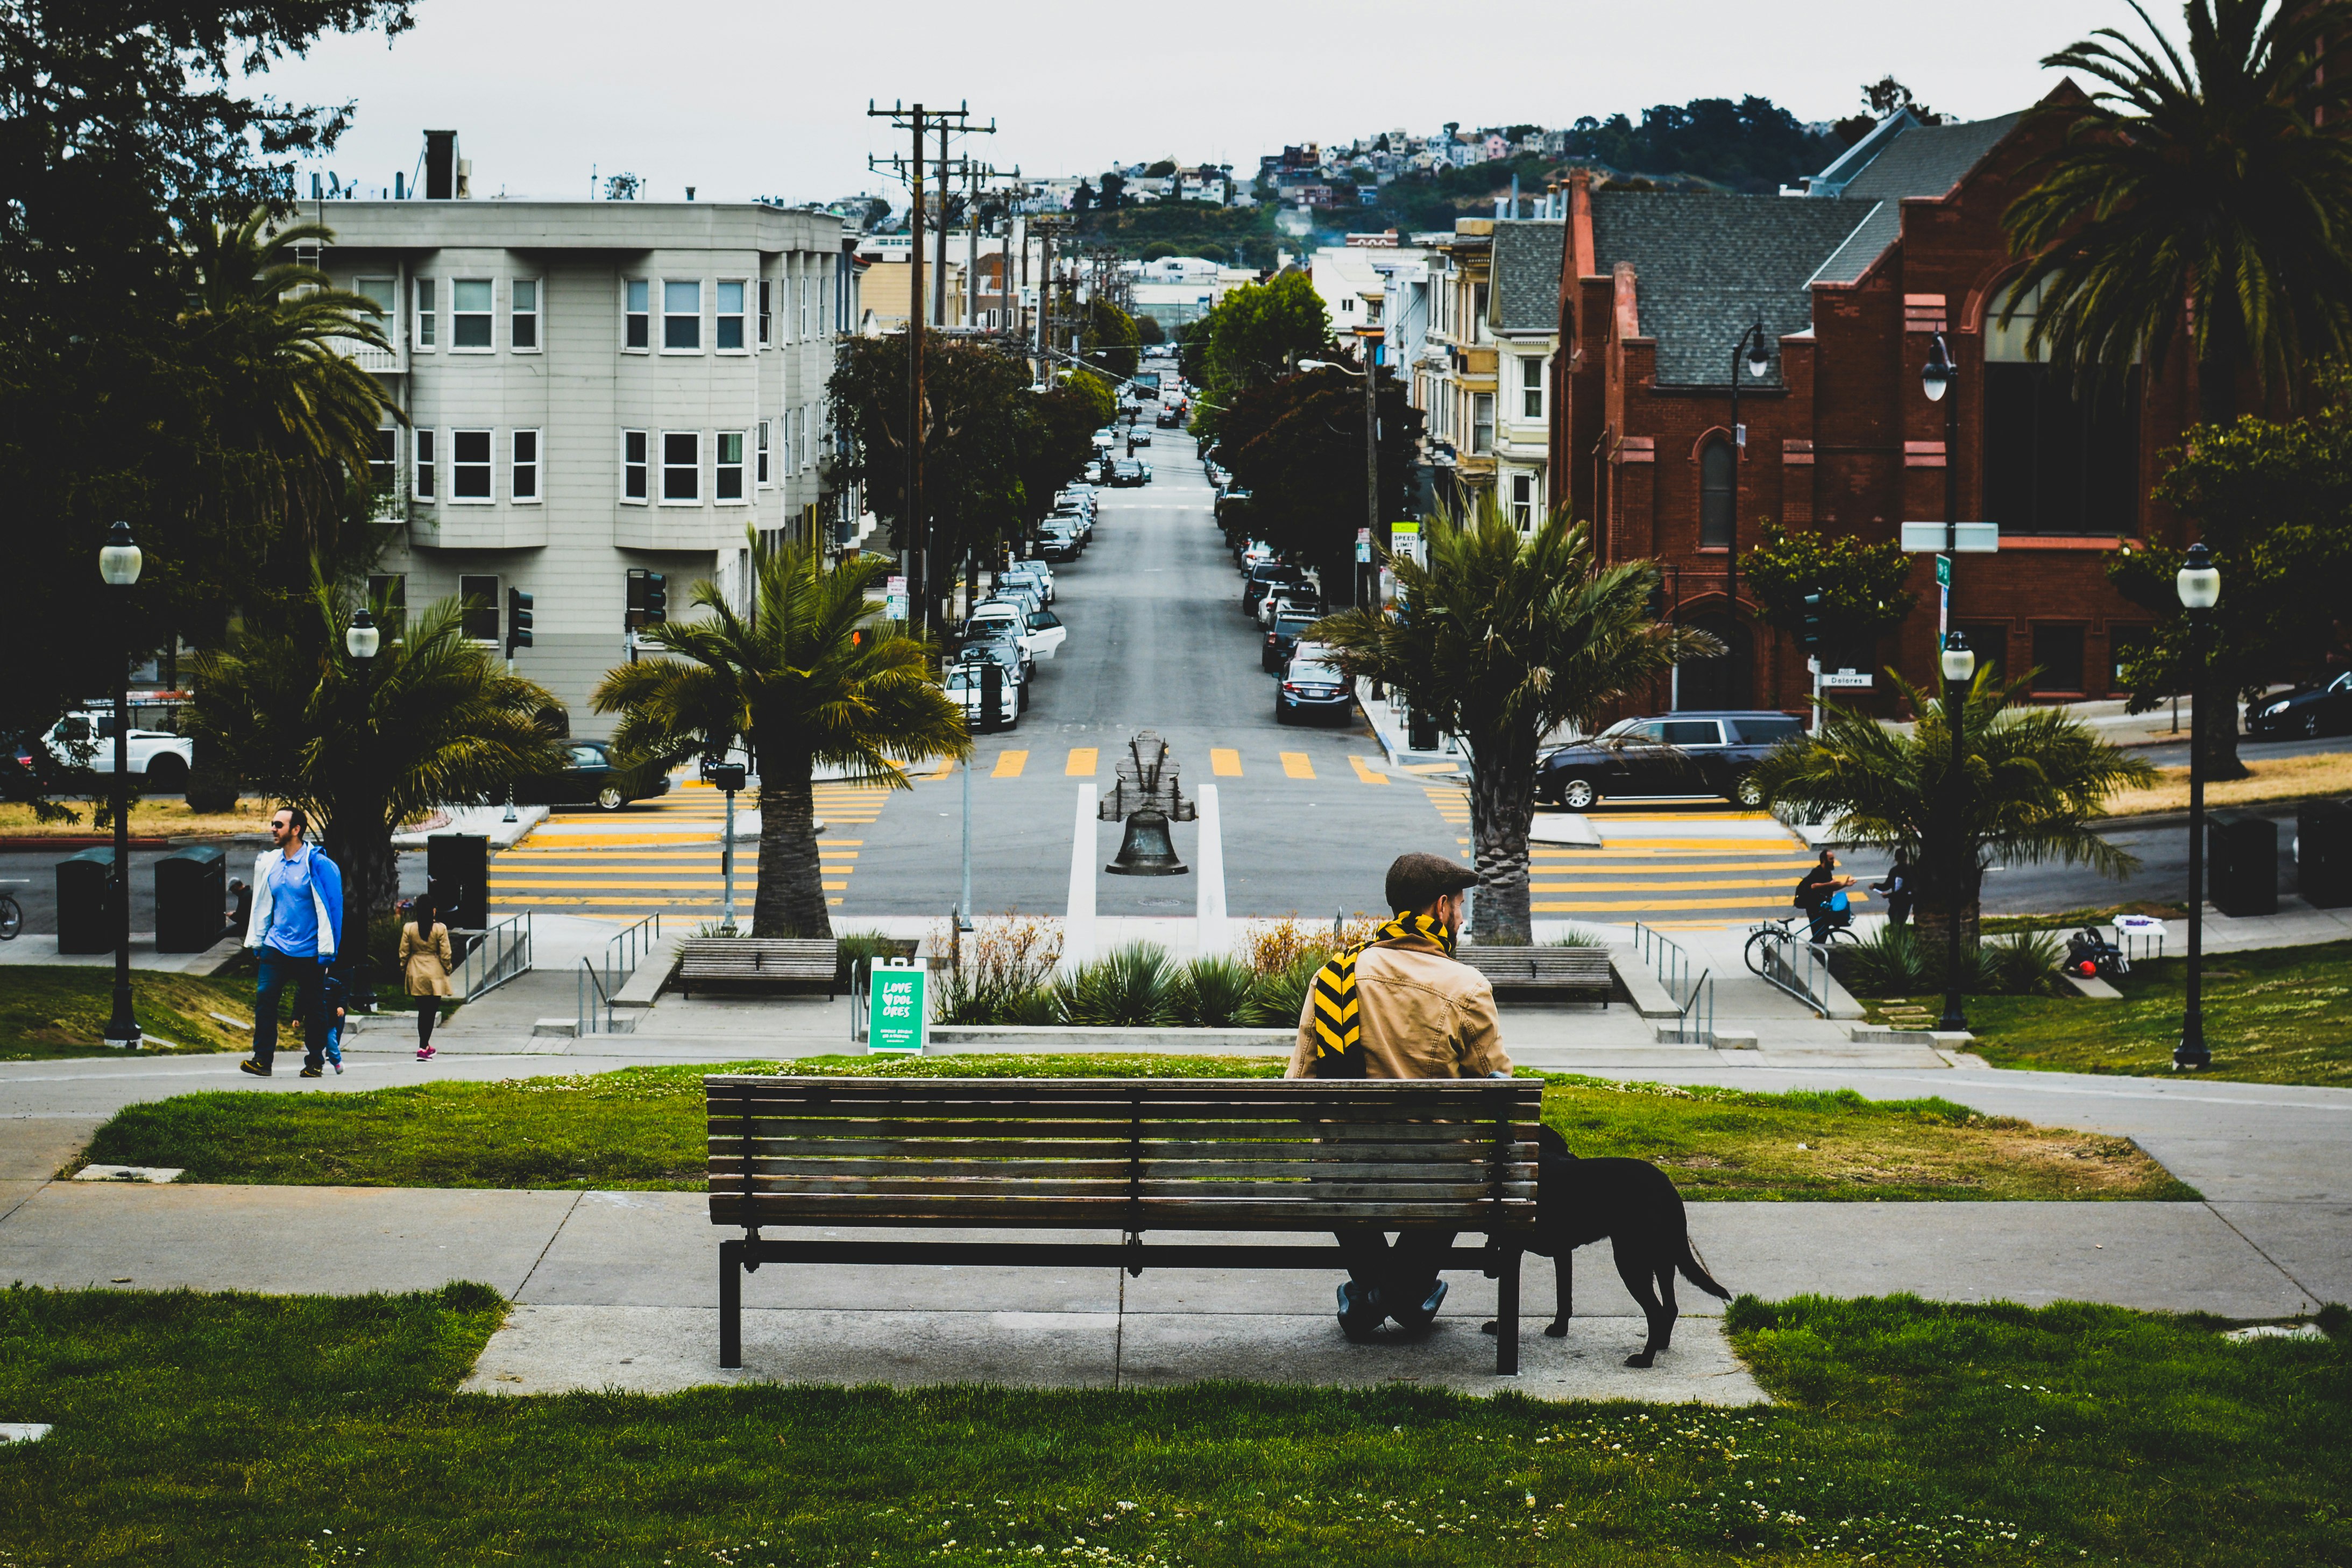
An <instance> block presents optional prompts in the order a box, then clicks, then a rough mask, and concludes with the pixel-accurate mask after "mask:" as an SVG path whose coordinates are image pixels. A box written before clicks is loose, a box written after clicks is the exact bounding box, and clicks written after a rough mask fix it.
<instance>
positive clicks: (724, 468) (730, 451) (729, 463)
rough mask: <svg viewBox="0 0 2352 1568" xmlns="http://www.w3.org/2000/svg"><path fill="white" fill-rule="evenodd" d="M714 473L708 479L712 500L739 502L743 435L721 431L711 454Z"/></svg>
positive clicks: (741, 485) (741, 491)
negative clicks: (714, 449) (715, 447)
mask: <svg viewBox="0 0 2352 1568" xmlns="http://www.w3.org/2000/svg"><path fill="white" fill-rule="evenodd" d="M712 466H713V469H714V472H713V473H712V475H711V478H710V495H711V498H712V499H713V500H719V501H740V500H741V499H742V498H743V433H742V432H741V431H740V430H722V431H720V432H719V436H718V446H717V449H716V451H715V452H714V453H713V465H712Z"/></svg>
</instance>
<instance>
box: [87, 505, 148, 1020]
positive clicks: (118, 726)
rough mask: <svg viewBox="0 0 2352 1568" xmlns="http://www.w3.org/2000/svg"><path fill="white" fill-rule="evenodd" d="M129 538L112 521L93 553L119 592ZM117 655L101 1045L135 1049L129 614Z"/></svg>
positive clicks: (130, 569)
mask: <svg viewBox="0 0 2352 1568" xmlns="http://www.w3.org/2000/svg"><path fill="white" fill-rule="evenodd" d="M144 559H145V558H144V557H142V555H141V554H140V553H139V547H138V546H137V545H135V544H133V543H131V525H130V524H129V523H117V524H115V525H114V526H113V527H112V528H109V529H108V530H107V531H106V543H105V544H104V545H103V546H101V547H100V549H99V552H98V575H99V576H100V577H101V578H103V579H104V580H106V583H107V585H108V586H109V587H110V588H120V589H122V590H123V591H124V593H123V597H124V598H126V599H127V598H128V597H130V594H129V590H130V588H131V584H132V583H134V582H137V581H138V580H139V568H140V566H141V565H142V563H143V561H144ZM121 622H122V624H123V626H124V627H125V628H126V630H125V632H124V636H123V644H124V645H123V647H122V649H121V657H120V658H119V659H117V660H116V661H115V666H114V877H113V882H114V886H113V894H114V910H113V914H114V1016H113V1017H112V1018H110V1019H108V1020H107V1024H106V1043H107V1044H109V1045H118V1046H121V1048H122V1049H123V1050H125V1051H136V1050H138V1049H139V1020H138V1019H135V1018H133V1017H132V1016H131V648H130V645H129V643H130V635H129V632H128V627H129V625H130V618H129V617H128V616H123V617H121Z"/></svg>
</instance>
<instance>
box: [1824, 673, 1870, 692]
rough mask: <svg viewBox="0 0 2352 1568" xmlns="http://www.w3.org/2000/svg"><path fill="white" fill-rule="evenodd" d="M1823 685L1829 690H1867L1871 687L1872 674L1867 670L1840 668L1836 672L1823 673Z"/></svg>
mask: <svg viewBox="0 0 2352 1568" xmlns="http://www.w3.org/2000/svg"><path fill="white" fill-rule="evenodd" d="M1870 687H1871V681H1870V675H1869V673H1868V672H1867V671H1863V672H1856V671H1853V670H1840V671H1839V672H1838V673H1837V674H1833V675H1823V676H1822V688H1823V689H1824V690H1827V691H1856V692H1866V691H1868V690H1870Z"/></svg>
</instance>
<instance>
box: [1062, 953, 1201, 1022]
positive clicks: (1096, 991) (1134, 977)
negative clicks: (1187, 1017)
mask: <svg viewBox="0 0 2352 1568" xmlns="http://www.w3.org/2000/svg"><path fill="white" fill-rule="evenodd" d="M1175 981H1176V976H1175V974H1174V973H1173V972H1172V971H1171V968H1170V966H1169V963H1168V950H1167V949H1166V948H1164V947H1160V946H1155V945H1154V944H1152V943H1150V942H1137V943H1133V944H1131V945H1129V946H1125V947H1119V948H1116V949H1114V950H1113V951H1111V952H1109V953H1107V954H1105V955H1104V956H1101V957H1099V958H1097V959H1095V960H1094V961H1093V962H1092V963H1089V964H1083V965H1080V966H1079V967H1078V969H1077V972H1076V974H1072V975H1068V976H1066V977H1064V978H1063V979H1062V980H1061V981H1060V982H1059V983H1058V984H1057V985H1056V986H1055V991H1056V993H1057V994H1058V999H1059V1000H1060V1002H1061V1009H1062V1016H1063V1017H1064V1018H1065V1019H1067V1020H1068V1021H1069V1022H1071V1023H1074V1024H1089V1025H1094V1026H1097V1027H1108V1028H1122V1029H1135V1028H1149V1027H1150V1026H1153V1025H1160V1024H1166V1023H1169V1022H1171V1021H1172V1020H1173V1019H1174V1017H1175V1007H1174V992H1175V989H1176V984H1175Z"/></svg>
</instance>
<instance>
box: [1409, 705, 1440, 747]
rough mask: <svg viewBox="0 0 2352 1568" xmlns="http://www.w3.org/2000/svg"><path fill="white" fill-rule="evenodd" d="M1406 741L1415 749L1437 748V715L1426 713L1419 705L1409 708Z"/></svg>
mask: <svg viewBox="0 0 2352 1568" xmlns="http://www.w3.org/2000/svg"><path fill="white" fill-rule="evenodd" d="M1404 743H1405V745H1406V747H1408V748H1410V749H1412V750H1414V751H1434V750H1436V749H1437V718H1436V716H1434V715H1425V714H1423V712H1422V711H1421V709H1419V708H1417V707H1416V708H1411V709H1408V710H1407V713H1406V717H1405V737H1404Z"/></svg>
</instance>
